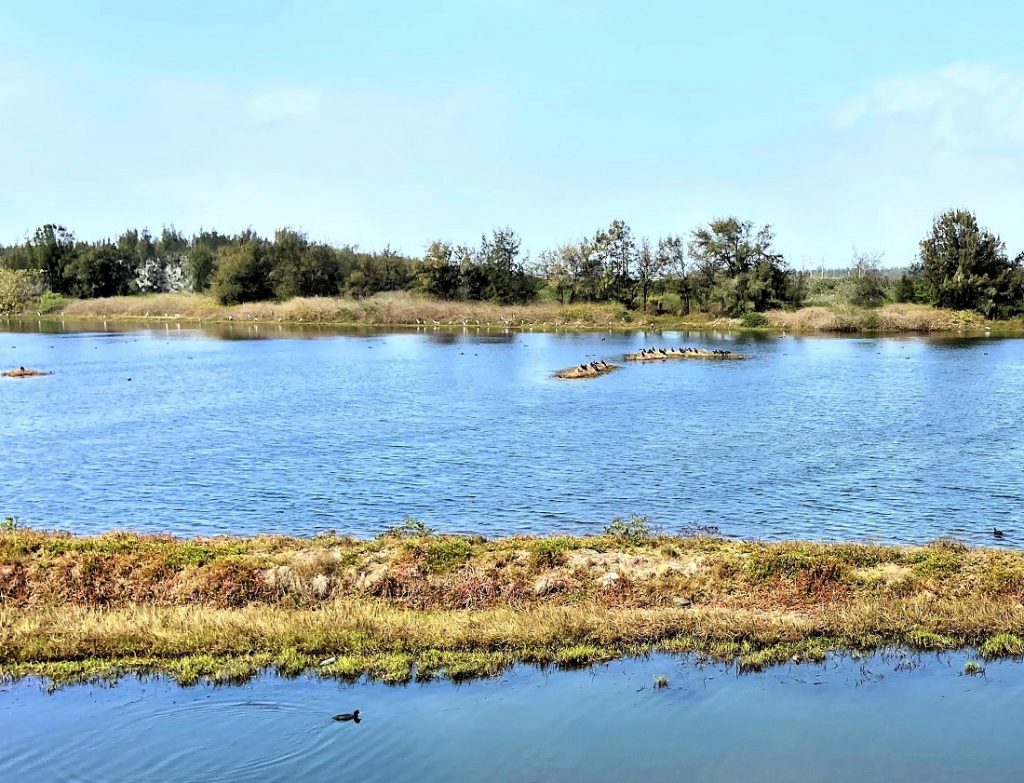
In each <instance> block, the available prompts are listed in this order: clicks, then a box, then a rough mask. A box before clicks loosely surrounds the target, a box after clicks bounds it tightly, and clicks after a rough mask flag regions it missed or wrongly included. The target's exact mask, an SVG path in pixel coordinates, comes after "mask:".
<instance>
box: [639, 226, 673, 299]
mask: <svg viewBox="0 0 1024 783" xmlns="http://www.w3.org/2000/svg"><path fill="white" fill-rule="evenodd" d="M662 241H664V240H662ZM666 249H667V248H666ZM661 250H662V247H661V243H660V242H659V246H658V252H651V243H650V242H648V241H647V239H644V240H643V241H642V242H641V243H640V252H639V253H637V256H636V280H637V286H639V288H640V301H641V306H642V308H643V311H644V312H645V313H646V312H647V299H648V298H649V297H650V294H651V286H652V285H653V284H654V281H655V280H659V279H661V277H662V275H663V274H664V273H665V271H666V270H667V269H668V268H669V264H670V263H671V257H670V254H669V253H662V252H661Z"/></svg>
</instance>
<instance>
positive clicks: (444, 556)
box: [420, 537, 473, 574]
mask: <svg viewBox="0 0 1024 783" xmlns="http://www.w3.org/2000/svg"><path fill="white" fill-rule="evenodd" d="M420 552H421V553H422V555H423V564H424V565H425V566H426V568H427V570H428V571H429V572H430V573H432V574H443V573H445V572H447V571H452V570H454V569H455V568H456V567H458V566H460V565H462V564H463V563H465V562H466V561H467V560H469V556H470V555H471V554H472V553H473V547H472V546H471V545H470V543H469V542H468V541H466V540H465V539H464V538H454V537H452V538H449V537H445V538H438V539H434V540H428V541H427V542H425V543H424V544H423V546H422V548H421V549H420Z"/></svg>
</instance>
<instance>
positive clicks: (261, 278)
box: [210, 242, 274, 305]
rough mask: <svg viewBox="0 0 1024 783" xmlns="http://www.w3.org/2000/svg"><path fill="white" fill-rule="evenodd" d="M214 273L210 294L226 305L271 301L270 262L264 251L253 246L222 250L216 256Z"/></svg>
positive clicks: (264, 249) (272, 293) (272, 292)
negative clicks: (215, 270) (215, 271)
mask: <svg viewBox="0 0 1024 783" xmlns="http://www.w3.org/2000/svg"><path fill="white" fill-rule="evenodd" d="M217 256H218V259H219V260H218V264H217V273H216V274H215V275H214V277H213V284H212V285H211V287H210V293H212V294H213V296H214V297H216V299H217V301H218V302H220V303H221V304H225V305H233V304H244V303H245V302H260V301H264V300H267V299H270V298H272V297H273V295H274V291H273V289H272V288H271V286H270V259H269V256H268V254H267V249H266V248H265V247H264V246H263V245H261V244H258V243H256V242H248V243H246V244H244V245H238V246H232V247H223V248H221V249H220V250H219V251H218V253H217Z"/></svg>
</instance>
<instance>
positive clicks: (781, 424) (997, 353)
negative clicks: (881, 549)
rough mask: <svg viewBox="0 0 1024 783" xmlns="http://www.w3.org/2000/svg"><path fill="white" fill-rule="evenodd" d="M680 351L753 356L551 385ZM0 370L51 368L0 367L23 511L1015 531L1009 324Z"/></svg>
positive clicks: (145, 517) (10, 349) (7, 436)
mask: <svg viewBox="0 0 1024 783" xmlns="http://www.w3.org/2000/svg"><path fill="white" fill-rule="evenodd" d="M6 328H9V329H13V328H14V326H13V325H12V324H11V323H10V322H9V323H8V325H7V327H6ZM225 338H235V339H225ZM253 338H271V339H253ZM678 344H688V345H704V346H708V347H714V348H729V349H733V350H739V351H743V352H745V353H748V354H750V355H751V357H752V358H751V359H750V360H749V361H746V362H722V363H710V362H709V363H705V362H699V361H680V362H666V363H660V364H649V365H642V366H639V365H627V366H625V367H624V368H623V369H622V370H620V371H619V372H617V373H613V374H612V375H609V376H606V377H603V378H599V379H592V380H586V381H575V382H573V381H559V380H555V379H553V378H552V377H551V374H552V372H553V371H555V370H557V369H559V368H562V367H565V366H570V365H573V364H576V363H579V362H581V361H587V360H590V359H592V358H607V359H614V358H616V357H621V355H622V354H623V353H624V352H626V351H629V350H631V349H634V348H636V347H638V346H643V345H678ZM19 365H26V366H33V367H39V368H42V369H46V370H52V371H53V372H54V373H55V374H54V375H53V376H52V377H46V378H33V379H23V380H10V379H0V425H2V434H3V441H2V449H3V451H2V457H0V516H15V517H18V518H20V519H21V521H23V522H24V523H25V524H28V525H32V526H37V527H59V528H63V529H70V530H74V531H80V532H95V531H100V530H105V529H109V528H113V527H130V528H135V529H138V530H154V531H173V532H175V533H182V534H195V533H223V532H230V533H255V532H266V531H279V532H289V533H302V534H307V533H313V532H315V531H317V530H323V529H326V528H334V529H336V530H338V531H339V532H346V533H353V534H356V535H361V536H365V535H373V534H375V533H377V532H379V531H380V530H381V529H382V528H383V527H385V526H386V525H389V524H394V523H396V522H400V521H401V520H402V519H403V518H404V517H406V516H414V517H416V518H418V519H420V520H422V521H424V522H426V523H428V524H429V525H431V526H433V527H436V528H439V529H442V530H449V531H463V532H474V533H483V534H486V535H493V536H497V535H505V534H512V533H526V532H531V533H542V532H550V531H564V532H571V533H587V532H593V531H596V530H599V529H600V528H601V527H602V526H603V525H604V524H606V523H607V522H608V521H609V520H610V519H611V518H612V517H614V516H619V515H628V514H631V513H634V512H635V513H640V514H647V515H650V516H651V517H652V519H653V520H654V521H655V522H656V523H657V524H660V525H662V526H663V527H665V528H666V529H667V530H669V531H671V530H674V529H676V528H678V527H680V526H684V525H688V524H704V525H717V526H719V527H720V528H721V530H722V532H723V533H724V534H727V535H734V536H741V537H757V538H764V539H778V538H794V537H799V538H815V539H873V540H878V541H895V542H915V541H925V540H929V539H933V538H935V537H937V536H940V535H947V534H952V535H956V536H959V537H961V538H963V539H966V540H968V541H976V542H977V541H985V542H987V541H989V540H990V539H989V537H988V534H987V532H986V531H988V530H989V529H990V528H991V526H992V525H997V526H999V527H1000V528H1004V529H1007V530H1008V531H1009V532H1010V534H1009V535H1008V537H1007V539H1006V541H1005V544H1006V545H1010V546H1014V545H1019V544H1018V543H1017V542H1016V541H1015V539H1014V534H1015V533H1016V534H1018V536H1019V537H1020V538H1021V539H1022V540H1024V511H1022V509H1024V479H1022V477H1021V468H1022V466H1024V430H1022V428H1021V426H1020V411H1021V410H1024V341H1021V340H997V339H990V338H989V339H986V338H979V339H929V338H924V337H884V338H853V339H850V338H834V337H793V336H786V337H778V336H772V337H767V338H764V337H761V338H754V337H743V336H736V335H725V334H688V335H680V334H671V333H670V334H665V335H657V334H653V333H647V334H645V333H642V332H635V333H628V334H619V333H585V334H564V333H562V334H541V333H530V332H527V333H505V332H502V331H500V330H495V331H491V332H488V331H477V330H467V331H461V330H460V331H455V332H446V331H434V330H429V331H419V332H405V333H370V332H349V333H340V334H337V333H334V334H332V333H330V332H326V331H307V332H298V333H297V332H294V331H292V332H289V331H285V330H283V329H279V328H276V327H269V326H259V327H256V326H254V325H249V326H233V327H230V328H229V329H221V330H219V331H217V332H204V331H199V330H195V329H186V328H177V327H176V326H174V325H170V326H168V327H157V328H156V329H149V330H139V331H125V332H112V331H102V329H98V330H96V331H86V332H80V333H72V332H69V333H57V334H40V333H33V332H31V331H29V332H21V333H18V332H14V331H11V332H8V333H2V334H0V366H2V367H4V368H7V367H14V366H19Z"/></svg>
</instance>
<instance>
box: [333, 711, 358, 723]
mask: <svg viewBox="0 0 1024 783" xmlns="http://www.w3.org/2000/svg"><path fill="white" fill-rule="evenodd" d="M334 720H336V721H341V722H342V723H348V722H349V721H353V722H354V723H359V721H360V720H362V718H360V717H359V710H355V711H354V712H343V713H341V714H340V715H335V716H334Z"/></svg>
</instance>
